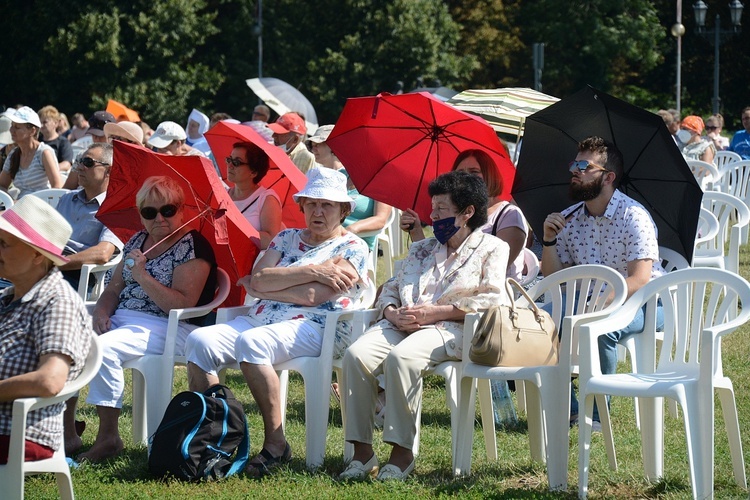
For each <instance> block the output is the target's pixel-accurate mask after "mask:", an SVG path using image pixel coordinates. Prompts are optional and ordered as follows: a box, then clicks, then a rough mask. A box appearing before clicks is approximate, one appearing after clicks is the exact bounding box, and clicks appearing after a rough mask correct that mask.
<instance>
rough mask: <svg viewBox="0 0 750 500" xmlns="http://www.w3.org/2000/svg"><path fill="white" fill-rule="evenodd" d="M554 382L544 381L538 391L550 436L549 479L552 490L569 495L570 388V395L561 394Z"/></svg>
mask: <svg viewBox="0 0 750 500" xmlns="http://www.w3.org/2000/svg"><path fill="white" fill-rule="evenodd" d="M551 378H552V377H549V378H542V379H541V382H540V388H539V389H538V390H539V392H540V396H541V404H542V410H543V419H544V428H545V436H546V457H545V458H546V460H547V479H548V481H549V488H550V489H551V490H563V491H565V490H567V489H568V436H569V429H570V426H569V424H568V418H567V417H568V415H569V414H570V394H569V391H570V384H568V383H566V384H565V385H566V386H567V387H568V391H564V390H560V388H559V387H558V386H559V384H555V383H554V382H555V381H554V380H551ZM529 385H532V384H531V382H529ZM516 387H518V385H517V384H516Z"/></svg>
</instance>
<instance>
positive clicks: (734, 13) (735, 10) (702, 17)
mask: <svg viewBox="0 0 750 500" xmlns="http://www.w3.org/2000/svg"><path fill="white" fill-rule="evenodd" d="M743 9H744V5H742V2H740V0H732V1H731V2H730V3H729V15H730V17H731V20H732V29H731V30H725V29H722V27H721V16H719V14H716V18H715V19H714V28H713V33H711V32H710V31H707V30H706V12H707V11H708V6H706V4H705V3H704V2H703V0H698V1H697V2H695V3H694V4H693V14H695V24H696V26H697V27H698V34H699V35H701V36H702V37H704V38H705V39H706V40H708V41H709V42H711V38H712V35H713V45H714V94H713V97H712V98H711V109H712V110H713V114H716V113H718V112H719V104H720V102H721V99H720V98H719V48H720V47H721V41H722V39H727V38H729V37H730V36H732V35H736V34H738V33H739V32H740V31H742V26H741V20H742V10H743Z"/></svg>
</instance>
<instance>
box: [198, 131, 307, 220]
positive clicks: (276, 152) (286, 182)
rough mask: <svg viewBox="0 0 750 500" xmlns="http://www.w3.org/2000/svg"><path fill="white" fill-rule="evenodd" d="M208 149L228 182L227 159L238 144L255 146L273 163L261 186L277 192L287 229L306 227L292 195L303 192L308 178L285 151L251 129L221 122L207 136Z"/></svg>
mask: <svg viewBox="0 0 750 500" xmlns="http://www.w3.org/2000/svg"><path fill="white" fill-rule="evenodd" d="M204 135H205V137H206V140H207V141H208V145H209V146H211V151H213V153H214V158H216V163H218V164H219V170H221V177H222V179H225V180H226V178H227V164H226V162H225V161H224V158H226V157H227V156H229V154H230V153H231V152H232V145H233V144H235V143H237V142H251V143H253V144H255V145H256V146H258V147H259V148H260V149H262V150H263V151H264V152H265V153H266V154H267V155H268V159H269V160H270V168H269V169H268V173H267V174H266V176H265V177H264V178H263V180H262V181H260V185H261V186H263V187H265V188H270V189H273V190H274V191H276V193H277V194H278V195H279V198H280V199H281V222H283V223H284V226H286V227H288V228H289V227H305V217H304V214H303V213H302V212H301V211H300V209H299V205H297V203H296V202H295V201H294V200H293V199H292V195H293V194H295V193H296V192H297V191H299V190H301V189H303V188H304V187H305V184H306V183H307V177H305V174H303V173H302V172H300V170H299V169H298V168H297V166H296V165H295V164H294V163H292V160H291V159H290V158H289V156H287V154H286V153H284V152H283V151H282V150H281V149H279V148H278V147H276V146H274V145H273V144H269V143H268V141H266V140H265V139H264V138H263V137H262V136H261V135H260V134H258V133H257V132H256V131H255V130H253V129H252V128H251V127H248V126H247V125H239V124H234V123H226V122H219V123H217V124H216V125H215V126H214V127H213V128H212V129H211V130H209V131H208V132H206V133H205V134H204Z"/></svg>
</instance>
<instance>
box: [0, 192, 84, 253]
mask: <svg viewBox="0 0 750 500" xmlns="http://www.w3.org/2000/svg"><path fill="white" fill-rule="evenodd" d="M0 229H1V230H3V231H7V232H8V233H10V234H12V235H13V236H15V237H16V238H18V239H20V240H21V241H23V242H24V243H26V244H27V245H29V246H30V247H33V248H34V249H36V250H37V251H38V252H39V253H41V254H42V255H44V256H45V257H47V258H48V259H49V260H51V261H52V262H54V263H55V265H56V266H61V265H63V264H65V263H66V262H68V259H67V258H66V257H64V256H63V249H64V248H65V245H66V244H67V243H68V240H69V239H70V235H71V234H73V228H72V227H70V224H68V221H66V220H65V218H64V217H63V216H62V215H60V213H59V212H58V211H57V210H55V209H54V208H53V207H52V206H51V205H49V204H48V203H45V202H44V201H43V200H42V199H40V198H37V197H36V196H34V195H28V196H24V197H23V198H21V199H20V200H18V201H17V202H16V203H15V204H14V205H13V206H12V207H10V208H9V209H8V210H6V211H4V212H3V213H2V214H0Z"/></svg>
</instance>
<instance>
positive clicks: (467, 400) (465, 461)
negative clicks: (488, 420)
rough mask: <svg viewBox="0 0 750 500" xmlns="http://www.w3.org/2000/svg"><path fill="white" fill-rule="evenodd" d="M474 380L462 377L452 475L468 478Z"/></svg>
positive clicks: (474, 389) (472, 436)
mask: <svg viewBox="0 0 750 500" xmlns="http://www.w3.org/2000/svg"><path fill="white" fill-rule="evenodd" d="M474 383H475V380H474V379H473V378H471V377H462V378H461V380H460V384H461V389H460V390H459V401H458V435H457V437H456V454H455V455H454V459H453V461H454V464H453V475H454V476H456V477H458V476H468V475H469V474H470V473H471V451H472V448H473V442H474V408H475V406H476V387H475V385H474ZM493 442H494V440H493Z"/></svg>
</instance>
